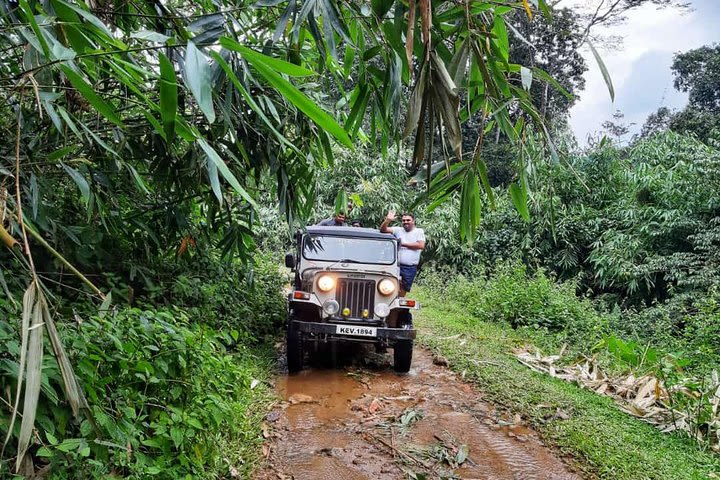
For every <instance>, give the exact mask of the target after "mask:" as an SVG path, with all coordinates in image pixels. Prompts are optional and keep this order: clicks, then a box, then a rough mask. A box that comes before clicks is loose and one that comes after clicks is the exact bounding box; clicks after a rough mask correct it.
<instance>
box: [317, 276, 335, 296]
mask: <svg viewBox="0 0 720 480" xmlns="http://www.w3.org/2000/svg"><path fill="white" fill-rule="evenodd" d="M317 286H318V288H319V289H320V291H321V292H329V291H330V290H332V289H333V287H335V279H334V278H332V277H331V276H330V275H321V276H320V278H318V280H317Z"/></svg>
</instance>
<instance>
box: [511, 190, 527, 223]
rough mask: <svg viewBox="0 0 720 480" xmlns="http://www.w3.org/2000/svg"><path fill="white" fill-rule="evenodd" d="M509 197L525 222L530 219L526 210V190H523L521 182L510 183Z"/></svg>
mask: <svg viewBox="0 0 720 480" xmlns="http://www.w3.org/2000/svg"><path fill="white" fill-rule="evenodd" d="M510 198H511V199H512V202H513V205H515V210H517V212H518V213H519V214H520V217H522V219H523V220H525V221H526V222H528V221H530V212H529V211H528V205H527V190H525V187H524V186H523V184H522V182H520V185H518V184H517V183H512V184H510Z"/></svg>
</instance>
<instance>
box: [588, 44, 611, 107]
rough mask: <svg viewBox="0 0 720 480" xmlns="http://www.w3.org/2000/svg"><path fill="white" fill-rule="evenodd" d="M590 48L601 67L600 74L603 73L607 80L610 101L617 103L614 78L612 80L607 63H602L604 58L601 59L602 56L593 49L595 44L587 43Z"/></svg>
mask: <svg viewBox="0 0 720 480" xmlns="http://www.w3.org/2000/svg"><path fill="white" fill-rule="evenodd" d="M587 44H588V46H589V47H590V50H591V51H592V54H593V56H594V57H595V61H596V62H597V64H598V67H600V72H601V73H602V76H603V79H604V80H605V85H607V87H608V92H610V100H612V101H613V102H614V101H615V89H614V88H613V84H612V78H610V73H609V72H608V69H607V67H606V66H605V63H604V62H603V61H602V58H600V54H599V53H598V52H597V50H595V47H593V44H592V43H590V42H587Z"/></svg>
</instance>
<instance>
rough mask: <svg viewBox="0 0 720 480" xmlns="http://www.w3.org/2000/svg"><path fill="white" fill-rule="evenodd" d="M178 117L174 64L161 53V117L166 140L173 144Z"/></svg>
mask: <svg viewBox="0 0 720 480" xmlns="http://www.w3.org/2000/svg"><path fill="white" fill-rule="evenodd" d="M176 115H177V80H176V77H175V68H174V67H173V64H172V62H171V61H170V60H169V59H168V58H167V57H166V56H165V54H163V53H162V52H161V53H160V116H161V118H162V122H163V130H164V132H165V140H166V141H167V142H168V144H170V143H172V141H173V137H174V136H175V116H176Z"/></svg>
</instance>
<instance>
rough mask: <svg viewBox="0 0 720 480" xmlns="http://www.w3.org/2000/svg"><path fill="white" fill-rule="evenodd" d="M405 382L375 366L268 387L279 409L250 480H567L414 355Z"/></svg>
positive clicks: (531, 435)
mask: <svg viewBox="0 0 720 480" xmlns="http://www.w3.org/2000/svg"><path fill="white" fill-rule="evenodd" d="M414 357H415V358H414V359H413V366H412V369H411V371H410V373H409V374H408V375H404V376H398V375H396V374H395V373H394V372H393V371H392V369H391V368H390V366H389V356H388V355H385V356H380V355H374V356H373V358H374V359H375V360H378V359H379V360H380V361H379V362H376V363H379V364H380V366H376V367H375V368H374V369H373V370H367V369H355V368H347V369H343V368H340V367H338V368H334V369H319V368H313V369H307V370H304V371H302V372H300V373H299V374H296V375H292V376H281V377H279V378H278V379H277V386H276V388H277V391H278V394H279V396H280V397H281V398H282V399H283V400H284V401H283V402H282V403H280V404H279V405H278V406H277V407H276V408H275V409H274V410H273V411H272V412H271V413H270V414H269V415H268V418H267V423H268V425H269V427H268V428H265V429H264V430H265V432H266V435H267V436H268V437H269V439H268V442H267V443H266V445H265V447H264V451H265V453H266V464H265V467H264V468H263V469H262V470H261V471H259V472H258V473H257V474H256V475H255V476H254V478H256V479H260V480H267V479H295V480H305V479H308V480H326V479H327V480H331V479H332V480H336V479H337V480H345V479H348V480H360V479H401V478H412V477H411V475H412V474H424V475H425V476H426V477H425V478H463V479H498V480H500V479H510V480H516V479H523V480H525V479H528V480H535V479H536V480H571V479H572V480H574V479H579V478H580V477H579V476H578V475H577V474H575V473H573V472H571V471H570V470H569V469H568V467H567V466H566V465H565V464H564V463H563V462H562V461H561V460H560V459H559V458H558V457H557V456H556V455H555V454H554V453H553V452H552V451H551V450H550V449H548V448H547V447H546V446H544V445H543V444H542V442H541V441H540V440H539V438H538V436H537V434H536V433H535V432H533V431H532V430H530V429H528V428H527V427H524V426H523V425H522V422H521V420H520V418H519V417H517V416H516V418H514V419H506V418H505V419H504V418H502V416H500V414H499V413H498V412H496V410H495V409H494V408H493V407H492V406H491V405H489V404H487V403H484V402H482V401H481V400H480V397H481V396H480V394H479V393H478V392H477V391H476V390H474V389H473V388H472V387H471V386H470V385H469V384H467V383H465V382H463V381H462V380H461V379H460V378H459V377H458V376H457V375H455V374H454V373H453V372H451V371H450V370H448V369H447V368H444V367H442V366H438V365H435V364H434V363H433V358H432V356H431V354H430V353H429V352H428V351H427V350H424V349H422V348H419V347H416V348H415V351H414Z"/></svg>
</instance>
